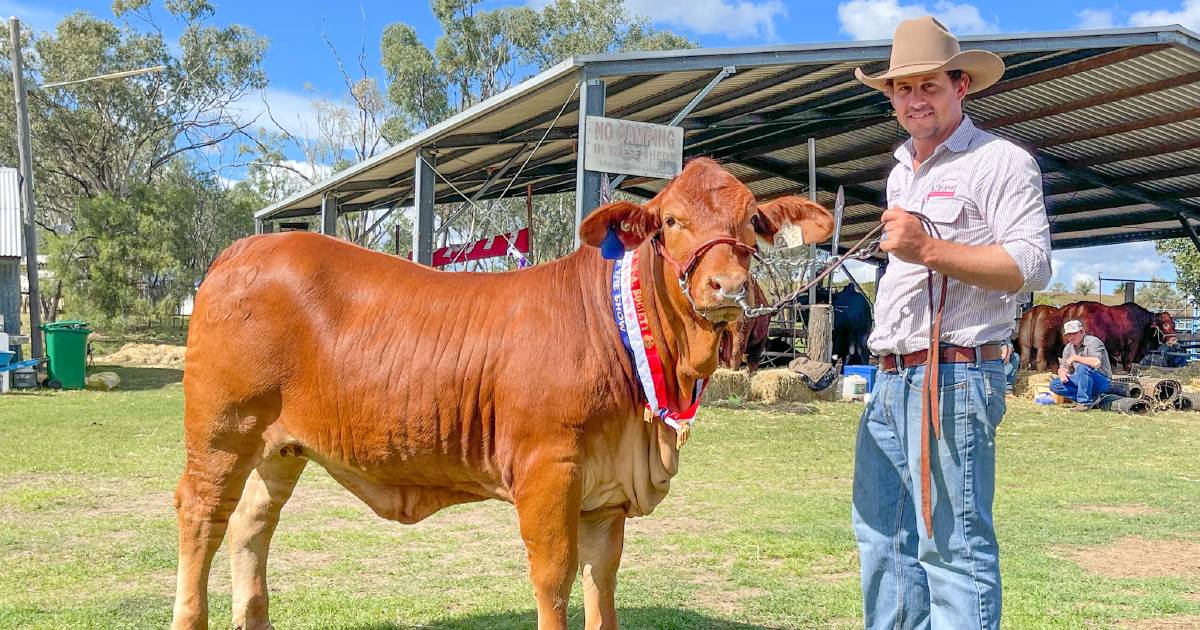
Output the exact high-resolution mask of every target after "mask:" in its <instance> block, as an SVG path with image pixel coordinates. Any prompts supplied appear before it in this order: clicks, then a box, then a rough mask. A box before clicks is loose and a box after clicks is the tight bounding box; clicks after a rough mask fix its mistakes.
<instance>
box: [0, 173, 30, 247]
mask: <svg viewBox="0 0 1200 630" xmlns="http://www.w3.org/2000/svg"><path fill="white" fill-rule="evenodd" d="M24 254H25V249H24V248H23V247H21V189H20V184H19V179H18V177H17V169H15V168H0V258H20V257H21V256H23V255H24Z"/></svg>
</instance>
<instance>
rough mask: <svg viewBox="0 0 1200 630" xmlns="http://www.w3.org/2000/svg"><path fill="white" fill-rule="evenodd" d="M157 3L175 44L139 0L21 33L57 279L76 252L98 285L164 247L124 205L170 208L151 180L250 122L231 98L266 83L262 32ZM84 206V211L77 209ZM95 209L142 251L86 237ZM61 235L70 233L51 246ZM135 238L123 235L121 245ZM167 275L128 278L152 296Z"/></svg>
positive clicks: (43, 218) (0, 43) (11, 113)
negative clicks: (173, 27) (107, 16)
mask: <svg viewBox="0 0 1200 630" xmlns="http://www.w3.org/2000/svg"><path fill="white" fill-rule="evenodd" d="M163 7H164V9H165V11H166V13H167V14H168V15H170V16H171V17H172V18H173V19H175V20H177V21H178V22H179V23H180V24H182V34H181V35H180V36H179V38H178V42H177V44H176V42H173V41H168V38H166V37H165V36H164V35H163V32H162V30H161V28H160V27H159V26H158V25H157V24H156V22H155V18H154V14H153V11H152V7H151V3H150V0H117V1H116V2H114V4H113V12H114V14H115V17H116V18H117V20H118V21H117V22H114V21H110V20H104V19H100V18H98V17H95V16H93V15H90V14H87V13H84V12H76V13H73V14H71V15H68V16H67V17H65V18H63V19H62V21H60V22H59V23H58V25H57V27H56V28H55V30H54V31H53V32H51V33H47V34H40V35H33V34H31V33H30V34H26V35H24V36H23V37H22V41H23V42H24V43H25V47H24V50H23V56H24V57H25V60H26V62H25V67H26V69H27V72H28V77H27V84H28V85H29V86H32V87H31V89H30V94H29V115H30V123H31V127H32V140H33V157H34V160H33V161H34V178H35V181H36V182H37V186H36V188H35V190H36V194H37V206H38V216H36V217H35V221H36V223H37V224H38V225H39V226H41V227H42V228H43V230H40V231H39V240H40V241H42V242H43V249H44V250H45V251H48V252H55V253H56V255H51V257H50V269H51V271H52V272H54V273H55V274H56V275H58V276H60V277H62V278H71V277H72V276H73V275H74V274H77V273H78V272H79V270H78V269H75V268H73V267H70V265H73V264H74V261H75V260H76V259H77V257H83V258H81V259H82V260H86V267H87V270H86V277H87V278H88V279H96V280H98V281H101V282H103V281H104V280H105V279H110V278H111V279H115V278H119V277H125V278H128V277H129V274H128V273H126V272H125V271H123V269H124V268H125V267H126V266H127V265H133V266H135V267H136V266H138V265H141V264H143V263H145V264H149V262H150V261H153V260H159V259H158V258H156V257H157V256H159V255H160V254H161V248H162V247H165V246H166V245H165V244H164V242H163V241H161V240H158V239H160V237H162V236H163V234H161V233H159V232H157V231H156V230H157V228H153V229H152V225H151V224H145V223H139V222H136V221H134V218H133V217H131V216H130V215H129V213H130V212H133V211H147V212H151V213H152V214H153V211H154V209H155V208H161V207H175V206H174V205H172V203H171V202H170V200H163V199H151V196H152V195H153V194H157V193H158V192H163V191H164V190H165V189H164V188H163V187H162V186H160V184H162V183H163V182H164V181H165V180H166V179H168V178H173V177H176V176H177V175H178V174H177V173H176V174H172V175H168V174H169V173H171V172H172V170H173V169H175V168H176V167H175V165H176V164H177V162H178V161H179V160H181V159H184V160H185V161H186V162H187V163H188V164H189V165H190V166H189V167H188V168H187V169H186V171H187V172H188V173H190V174H191V175H192V176H199V175H202V174H203V173H199V172H197V168H198V167H197V165H196V163H195V162H194V161H192V160H191V159H188V158H191V157H195V156H197V155H198V154H199V153H200V152H201V151H202V150H220V149H221V147H222V146H224V145H225V144H226V143H227V141H229V140H232V139H234V138H237V137H241V136H243V135H244V134H245V133H246V130H247V129H248V128H249V126H250V125H251V124H252V121H246V120H244V115H243V114H242V112H241V110H240V107H239V101H241V100H242V99H243V98H244V97H245V96H246V95H248V94H250V93H252V92H253V91H256V90H258V89H261V88H262V87H265V85H266V76H265V74H264V73H263V72H262V70H261V68H260V64H261V61H262V57H263V53H264V51H265V50H266V40H264V39H263V38H261V37H259V36H258V35H256V34H255V33H254V32H253V31H252V30H250V29H247V28H245V27H242V26H236V25H235V26H227V27H219V26H214V25H212V24H211V22H212V18H213V8H212V6H211V5H210V4H209V3H208V2H207V1H206V0H167V1H165V2H164V3H163ZM0 48H2V49H3V51H2V54H0V57H2V58H3V61H0V66H3V68H4V72H6V73H9V72H11V66H9V65H8V64H7V60H8V59H9V57H10V52H9V50H10V48H11V42H9V41H8V37H7V32H5V33H3V34H0ZM157 65H162V66H164V67H165V68H164V69H163V70H162V71H159V72H155V73H151V74H144V75H140V76H136V77H128V78H123V79H116V80H103V81H91V82H87V83H74V84H70V85H65V86H61V87H53V88H40V87H37V86H39V85H42V84H45V83H50V82H60V81H72V80H76V79H82V78H87V77H93V76H98V75H103V74H109V73H113V72H118V71H123V70H131V69H138V68H144V67H150V66H157ZM0 134H3V135H4V136H5V137H8V138H12V137H13V135H14V134H15V108H14V106H13V97H12V89H11V83H9V82H0ZM15 151H16V148H15V145H14V144H13V143H0V160H3V161H4V162H5V163H9V164H11V163H15V161H16V156H15ZM88 213H94V216H85V215H88ZM97 217H103V218H104V219H105V220H111V221H113V222H114V227H113V228H112V230H113V231H116V232H120V233H123V234H127V233H137V234H140V235H141V237H140V238H142V239H143V240H141V241H140V245H141V246H142V251H140V252H138V253H134V252H132V251H131V250H128V249H125V248H126V245H124V244H116V243H108V244H106V243H103V242H99V243H96V242H92V239H96V238H100V235H101V234H102V233H104V232H105V231H106V230H108V228H106V227H105V226H103V225H102V224H98V223H96V221H97V220H98V219H97ZM134 227H136V228H137V229H134ZM64 233H70V234H72V235H73V236H72V238H70V239H68V240H67V241H65V242H63V243H56V242H55V241H56V240H58V239H59V238H61V237H60V234H64ZM138 244H139V241H131V242H130V243H129V246H131V247H132V246H135V245H138ZM109 245H112V247H109ZM173 275H177V274H176V272H175V271H173V270H170V269H166V268H164V276H163V277H162V278H158V279H155V278H142V279H140V280H138V284H137V287H138V289H137V290H138V291H142V294H143V297H145V298H146V299H149V300H150V301H151V302H158V301H159V297H160V296H159V292H160V290H165V289H164V288H165V287H166V286H167V285H168V284H170V282H169V281H168V280H166V277H167V276H173ZM164 283H166V284H164ZM56 284H57V286H56V287H54V289H55V290H51V291H48V292H47V295H46V296H45V297H48V298H51V299H48V300H45V301H44V303H43V315H44V316H45V318H46V319H53V318H54V317H55V315H56V313H55V312H54V309H55V306H56V305H57V300H55V299H52V298H53V297H54V296H55V295H56V294H60V293H61V292H62V290H63V285H62V284H58V283H56ZM75 288H79V287H75ZM130 290H132V289H130ZM125 291H126V289H122V288H120V287H115V286H106V287H95V288H89V289H88V290H87V291H84V292H82V294H83V295H84V298H85V299H89V300H94V302H95V304H96V305H101V306H103V307H104V308H116V305H118V304H124V303H127V302H128V299H129V294H127V293H125ZM76 293H77V294H80V292H79V291H77V292H76Z"/></svg>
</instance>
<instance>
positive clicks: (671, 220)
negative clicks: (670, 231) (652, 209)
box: [665, 217, 676, 227]
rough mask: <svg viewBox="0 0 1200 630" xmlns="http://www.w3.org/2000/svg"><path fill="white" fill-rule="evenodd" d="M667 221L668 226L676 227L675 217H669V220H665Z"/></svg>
mask: <svg viewBox="0 0 1200 630" xmlns="http://www.w3.org/2000/svg"><path fill="white" fill-rule="evenodd" d="M665 223H666V224H667V227H675V224H676V221H675V217H667V220H666V221H665Z"/></svg>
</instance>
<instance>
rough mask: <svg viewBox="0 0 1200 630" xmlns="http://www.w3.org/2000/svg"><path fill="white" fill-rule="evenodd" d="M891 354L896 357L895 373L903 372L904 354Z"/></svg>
mask: <svg viewBox="0 0 1200 630" xmlns="http://www.w3.org/2000/svg"><path fill="white" fill-rule="evenodd" d="M892 356H894V357H896V359H895V360H896V373H897V374H899V373H901V372H903V371H904V355H903V354H900V353H899V352H897V353H896V354H894V355H892Z"/></svg>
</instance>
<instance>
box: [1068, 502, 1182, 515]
mask: <svg viewBox="0 0 1200 630" xmlns="http://www.w3.org/2000/svg"><path fill="white" fill-rule="evenodd" d="M1074 509H1075V510H1076V511H1079V512H1092V513H1095V514H1112V515H1114V516H1129V517H1132V516H1149V515H1151V514H1161V513H1162V510H1159V509H1157V508H1152V507H1150V506H1148V505H1077V506H1075V508H1074Z"/></svg>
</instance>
